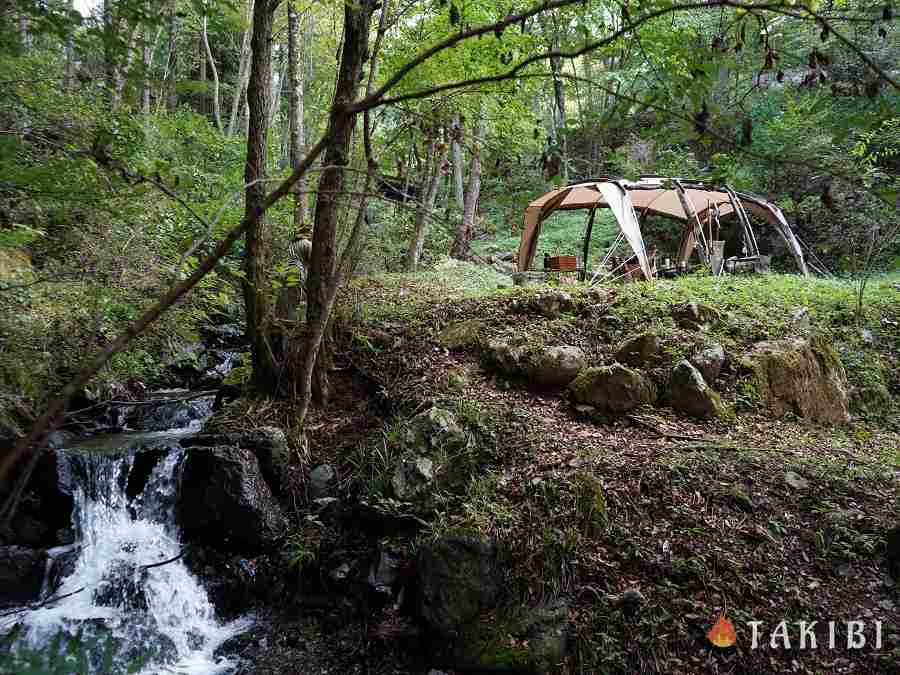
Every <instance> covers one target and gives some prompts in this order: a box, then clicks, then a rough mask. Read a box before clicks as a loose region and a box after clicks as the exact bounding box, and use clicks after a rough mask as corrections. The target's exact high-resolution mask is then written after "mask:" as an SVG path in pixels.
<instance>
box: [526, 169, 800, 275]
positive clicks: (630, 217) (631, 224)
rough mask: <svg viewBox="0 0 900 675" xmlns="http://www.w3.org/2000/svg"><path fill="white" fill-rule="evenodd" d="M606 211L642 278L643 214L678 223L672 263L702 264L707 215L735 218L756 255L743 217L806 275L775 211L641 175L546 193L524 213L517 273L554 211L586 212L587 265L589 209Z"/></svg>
mask: <svg viewBox="0 0 900 675" xmlns="http://www.w3.org/2000/svg"><path fill="white" fill-rule="evenodd" d="M598 208H604V209H610V211H612V213H613V215H614V216H615V219H616V222H617V223H618V224H619V228H620V229H621V231H622V235H623V237H624V238H625V240H627V242H628V244H629V246H630V247H631V250H632V251H633V252H634V256H635V258H636V259H637V262H638V264H639V265H640V269H641V271H642V272H643V274H644V277H645V278H647V279H651V278H653V270H652V267H651V264H650V261H649V259H648V256H647V252H646V250H645V247H644V239H643V235H642V234H641V221H642V220H643V218H644V216H646V215H647V214H651V215H657V216H665V217H668V218H675V219H677V220H680V221H684V228H683V230H682V235H681V242H680V245H679V249H678V257H677V260H678V262H679V263H687V261H688V259H689V258H690V256H691V254H692V253H693V251H694V249H695V248H696V249H697V250H698V253H699V254H700V258H701V260H703V261H704V262H707V261H708V256H709V253H710V251H709V246H710V242H708V241H706V237H705V235H704V230H703V223H704V222H705V221H706V220H708V219H709V218H710V216H711V214H713V213H714V214H715V215H716V216H717V217H723V216H728V215H732V214H733V215H735V216H736V217H737V219H738V221H739V222H740V224H741V228H742V235H743V238H744V247H745V249H746V251H747V252H748V254H749V255H751V256H758V255H759V249H758V247H757V245H756V237H755V235H754V233H753V228H752V226H751V224H750V218H749V216H748V213H749V214H753V215H755V216H757V217H759V218H762V219H764V220H765V221H767V222H768V223H769V224H770V225H771V226H772V227H774V228H775V230H776V231H777V232H778V233H779V234H780V235H781V237H782V239H784V241H785V244H786V245H787V247H788V250H789V251H790V252H791V253H792V254H793V256H794V259H795V260H796V261H797V266H798V267H799V269H800V271H801V272H802V273H803V274H804V275H806V274H808V273H809V272H808V270H807V266H806V261H805V260H804V258H803V251H802V250H801V248H800V243H799V241H798V240H797V238H796V236H795V235H794V233H793V231H792V230H791V227H790V225H788V223H787V220H786V219H785V217H784V214H783V213H782V211H781V209H779V208H778V207H777V206H776V205H775V204H773V203H772V202H770V201H768V200H766V199H764V198H763V197H758V196H756V195H751V194H746V193H743V192H735V191H734V190H732V189H731V188H729V187H725V186H719V187H711V186H707V185H705V184H704V183H702V182H699V181H690V180H680V179H669V178H661V177H658V176H645V177H641V178H640V180H637V181H627V180H616V179H610V178H605V179H599V180H591V181H585V182H581V183H575V184H573V185H568V186H566V187H563V188H559V189H556V190H553V191H551V192H548V193H547V194H545V195H544V196H543V197H540V198H538V199H536V200H534V201H533V202H531V203H530V204H529V205H528V207H527V208H526V209H525V223H524V227H523V230H522V239H521V241H520V243H519V254H518V269H519V271H520V272H524V271H526V270H528V269H529V267H530V266H531V263H532V261H533V260H534V254H535V251H536V250H537V242H538V237H539V236H540V232H541V224H542V223H543V222H544V220H546V219H547V217H548V216H550V214H552V213H554V212H555V211H563V210H572V209H586V210H590V211H591V218H590V219H589V221H588V230H587V234H586V237H585V243H584V249H585V250H584V258H585V262H586V260H587V254H588V246H589V242H590V230H591V227H592V225H593V214H594V211H595V209H598Z"/></svg>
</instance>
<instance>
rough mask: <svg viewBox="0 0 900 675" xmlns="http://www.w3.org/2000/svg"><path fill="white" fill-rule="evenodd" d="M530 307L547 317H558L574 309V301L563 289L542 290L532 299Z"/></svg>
mask: <svg viewBox="0 0 900 675" xmlns="http://www.w3.org/2000/svg"><path fill="white" fill-rule="evenodd" d="M531 308H532V309H533V310H534V311H535V312H537V313H538V314H540V315H542V316H545V317H547V318H548V319H558V318H559V317H560V316H562V315H563V314H571V313H572V312H574V311H575V301H574V300H572V296H571V295H569V294H568V293H566V292H565V291H557V290H551V291H543V292H541V293H539V294H538V295H536V296H535V297H534V298H533V299H532V301H531Z"/></svg>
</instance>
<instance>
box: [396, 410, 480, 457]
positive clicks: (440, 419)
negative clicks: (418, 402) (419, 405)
mask: <svg viewBox="0 0 900 675" xmlns="http://www.w3.org/2000/svg"><path fill="white" fill-rule="evenodd" d="M468 440H469V439H468V436H467V434H466V432H465V431H464V430H463V428H462V427H461V426H460V424H459V422H458V421H457V420H456V416H455V415H454V414H453V413H452V412H450V411H449V410H447V409H446V408H439V407H437V406H435V407H433V408H431V409H429V410H426V411H425V412H422V413H419V414H418V415H416V416H415V417H413V418H412V419H411V420H410V421H409V422H408V423H407V425H406V427H405V429H404V430H403V435H402V443H403V446H404V447H405V448H407V449H408V450H411V451H413V452H416V453H419V454H423V455H424V454H429V453H430V452H431V451H433V450H446V451H453V450H461V449H463V448H465V447H466V445H467V444H468Z"/></svg>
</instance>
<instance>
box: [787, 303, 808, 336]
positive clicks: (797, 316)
mask: <svg viewBox="0 0 900 675" xmlns="http://www.w3.org/2000/svg"><path fill="white" fill-rule="evenodd" d="M790 325H791V328H793V329H794V330H796V331H799V332H801V333H806V332H809V330H810V328H812V317H811V316H810V315H809V307H800V308H799V309H798V310H797V311H795V312H794V313H793V314H792V315H791V324H790Z"/></svg>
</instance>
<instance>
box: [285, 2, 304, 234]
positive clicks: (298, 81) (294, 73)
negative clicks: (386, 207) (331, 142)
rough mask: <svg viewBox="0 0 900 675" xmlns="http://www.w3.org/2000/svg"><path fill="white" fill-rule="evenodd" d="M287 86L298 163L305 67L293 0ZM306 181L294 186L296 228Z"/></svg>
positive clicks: (291, 156)
mask: <svg viewBox="0 0 900 675" xmlns="http://www.w3.org/2000/svg"><path fill="white" fill-rule="evenodd" d="M287 12H288V80H289V82H288V87H289V92H290V94H289V99H290V101H289V102H290V114H289V115H288V120H289V127H288V129H289V131H288V134H289V138H290V141H289V143H288V161H289V162H290V165H291V167H292V168H293V167H296V166H297V163H298V162H299V161H300V160H301V159H302V158H303V146H304V145H305V140H306V138H305V133H304V129H303V68H302V66H301V64H300V45H299V44H298V42H299V38H300V17H299V15H298V14H297V9H296V7H294V0H288V6H287ZM305 193H306V181H305V180H299V181H297V184H296V186H295V187H294V232H295V233H296V234H300V230H301V229H302V226H303V224H304V222H305V221H306V194H305Z"/></svg>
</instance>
